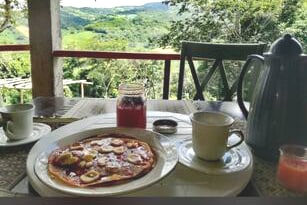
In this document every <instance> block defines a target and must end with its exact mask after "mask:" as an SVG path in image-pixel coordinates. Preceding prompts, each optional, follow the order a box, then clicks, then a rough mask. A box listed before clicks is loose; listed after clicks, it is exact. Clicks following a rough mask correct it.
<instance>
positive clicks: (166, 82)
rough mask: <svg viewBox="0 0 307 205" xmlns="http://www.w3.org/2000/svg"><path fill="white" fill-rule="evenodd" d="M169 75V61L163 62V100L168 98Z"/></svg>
mask: <svg viewBox="0 0 307 205" xmlns="http://www.w3.org/2000/svg"><path fill="white" fill-rule="evenodd" d="M170 73H171V60H165V61H164V78H163V99H164V100H167V99H168V96H169V82H170Z"/></svg>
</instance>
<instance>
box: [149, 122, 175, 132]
mask: <svg viewBox="0 0 307 205" xmlns="http://www.w3.org/2000/svg"><path fill="white" fill-rule="evenodd" d="M177 125H178V123H177V122H176V121H174V120H169V119H160V120H156V121H154V122H153V131H155V132H159V133H161V134H174V133H176V132H177Z"/></svg>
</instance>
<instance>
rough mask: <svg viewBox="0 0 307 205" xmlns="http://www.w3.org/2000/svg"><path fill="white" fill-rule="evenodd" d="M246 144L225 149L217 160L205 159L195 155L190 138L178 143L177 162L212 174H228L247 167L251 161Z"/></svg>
mask: <svg viewBox="0 0 307 205" xmlns="http://www.w3.org/2000/svg"><path fill="white" fill-rule="evenodd" d="M246 149H247V148H246V146H242V145H240V146H238V147H235V148H232V149H231V150H229V151H227V152H226V153H225V155H224V156H223V158H222V159H221V160H219V161H205V160H202V159H200V158H199V157H197V156H196V155H195V153H194V150H193V147H192V139H187V140H184V141H182V142H181V143H180V145H179V162H180V163H181V164H183V165H185V166H187V167H190V168H192V169H195V170H197V171H200V172H204V173H206V174H212V175H222V174H229V173H233V172H238V171H241V170H244V169H245V168H247V167H248V166H249V165H250V163H251V156H250V155H249V152H248V150H246Z"/></svg>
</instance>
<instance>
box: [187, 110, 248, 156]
mask: <svg viewBox="0 0 307 205" xmlns="http://www.w3.org/2000/svg"><path fill="white" fill-rule="evenodd" d="M190 119H191V122H192V144H193V150H194V152H195V154H196V155H197V156H198V157H199V158H202V159H204V160H219V159H220V158H221V157H223V155H224V154H225V152H226V151H228V150H229V149H231V148H233V147H236V146H238V145H240V144H241V143H242V142H243V140H244V135H243V133H242V131H240V130H231V131H230V130H229V129H230V126H231V125H232V124H233V122H234V119H233V118H232V117H230V116H228V115H226V114H223V113H217V112H196V113H192V114H191V115H190ZM233 133H237V134H238V136H239V137H240V140H239V141H238V142H237V143H235V144H233V145H230V146H228V145H227V144H228V138H229V136H230V135H231V134H233Z"/></svg>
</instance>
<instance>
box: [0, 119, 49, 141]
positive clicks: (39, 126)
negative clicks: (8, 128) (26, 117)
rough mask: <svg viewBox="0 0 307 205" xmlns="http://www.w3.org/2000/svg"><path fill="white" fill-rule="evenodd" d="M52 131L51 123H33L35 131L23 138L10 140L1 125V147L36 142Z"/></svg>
mask: <svg viewBox="0 0 307 205" xmlns="http://www.w3.org/2000/svg"><path fill="white" fill-rule="evenodd" d="M50 131H51V127H50V126H49V125H46V124H43V123H33V131H32V134H31V135H30V136H29V137H27V138H25V139H22V140H14V141H12V140H9V139H8V138H7V137H6V135H5V133H4V131H3V128H2V127H1V129H0V147H13V146H19V145H24V144H28V143H31V142H35V141H37V140H38V139H40V138H41V137H42V136H44V135H46V134H48V133H49V132H50Z"/></svg>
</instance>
